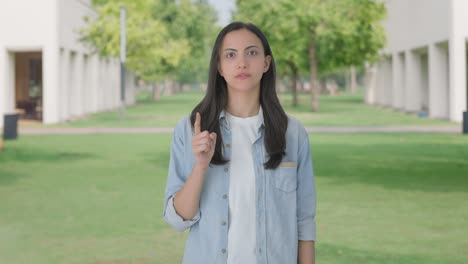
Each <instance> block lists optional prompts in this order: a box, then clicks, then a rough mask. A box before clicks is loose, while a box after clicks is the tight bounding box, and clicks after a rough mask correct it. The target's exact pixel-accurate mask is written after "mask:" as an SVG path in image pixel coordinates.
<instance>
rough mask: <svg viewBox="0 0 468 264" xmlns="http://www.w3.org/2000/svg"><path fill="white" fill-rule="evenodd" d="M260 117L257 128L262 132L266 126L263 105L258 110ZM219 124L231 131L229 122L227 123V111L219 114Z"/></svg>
mask: <svg viewBox="0 0 468 264" xmlns="http://www.w3.org/2000/svg"><path fill="white" fill-rule="evenodd" d="M258 115H259V117H258V122H257V128H258V130H259V131H260V129H261V128H262V127H264V126H265V123H264V119H263V109H262V106H261V105H260V109H259V110H258ZM219 123H220V124H221V125H223V124H224V125H226V127H227V128H228V129H229V130H230V129H231V127H230V126H229V122H227V120H226V111H225V110H223V111H221V113H220V114H219Z"/></svg>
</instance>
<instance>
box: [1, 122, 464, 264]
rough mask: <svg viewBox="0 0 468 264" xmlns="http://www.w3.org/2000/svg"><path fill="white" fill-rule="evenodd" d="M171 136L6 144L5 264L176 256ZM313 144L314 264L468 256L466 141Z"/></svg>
mask: <svg viewBox="0 0 468 264" xmlns="http://www.w3.org/2000/svg"><path fill="white" fill-rule="evenodd" d="M174 118H175V117H174ZM167 125H169V123H168V124H167ZM170 139H171V135H170V134H158V135H80V136H57V135H53V136H52V135H51V136H20V138H19V140H18V141H7V142H5V151H4V152H0V201H1V202H0V263H9V264H10V263H11V264H16V263H39V264H41V263H47V264H50V263H80V264H81V263H96V264H97V263H100V264H102V263H165V264H166V263H180V259H181V257H182V253H183V247H184V243H185V240H184V239H185V237H186V233H182V234H181V233H177V232H175V231H174V230H172V229H171V228H170V227H169V226H168V225H167V224H166V223H165V222H164V221H163V220H162V217H161V212H162V202H163V195H164V187H165V181H166V173H167V166H168V162H169V160H168V158H169V153H168V151H169V142H170ZM310 140H311V148H312V154H313V160H314V167H315V173H316V185H317V195H318V208H317V219H316V220H317V232H318V241H317V263H321V264H322V263H330V264H331V263H343V264H345V263H346V264H349V263H359V264H361V263H376V264H377V263H379V264H380V263H388V264H390V263H392V264H393V263H414V264H416V263H418V264H419V263H429V264H432V263H433V264H436V263H437V264H439V263H444V264H451V263H468V254H467V251H466V249H467V248H468V239H466V238H467V237H468V225H467V224H466V219H468V203H467V202H466V201H468V137H466V136H462V135H445V134H418V133H407V134H404V133H393V134H378V133H375V134H311V135H310Z"/></svg>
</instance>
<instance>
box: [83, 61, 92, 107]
mask: <svg viewBox="0 0 468 264" xmlns="http://www.w3.org/2000/svg"><path fill="white" fill-rule="evenodd" d="M89 61H90V58H89V56H88V55H83V103H82V107H83V114H88V113H90V112H91V89H90V74H91V71H90V63H89Z"/></svg>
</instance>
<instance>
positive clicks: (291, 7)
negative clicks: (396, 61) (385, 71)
mask: <svg viewBox="0 0 468 264" xmlns="http://www.w3.org/2000/svg"><path fill="white" fill-rule="evenodd" d="M237 5H238V9H237V10H238V12H237V14H236V18H237V19H239V20H246V21H251V22H253V23H255V24H257V25H258V26H259V27H260V28H262V30H264V31H265V32H266V33H265V34H266V35H267V36H268V38H269V40H270V42H271V45H272V47H273V51H274V52H275V53H274V54H275V57H276V59H277V61H278V64H279V67H281V68H284V67H286V66H287V65H291V64H294V66H295V67H297V68H298V69H299V70H300V71H301V72H307V71H308V69H309V67H310V65H309V64H310V62H309V54H308V53H309V47H310V45H311V43H314V44H315V46H316V48H317V54H316V56H317V63H318V70H319V72H321V73H326V72H329V71H333V70H336V69H338V68H341V67H346V66H350V65H361V64H363V63H364V62H366V61H373V60H375V58H376V56H377V53H378V51H379V50H380V49H381V48H382V47H383V45H384V43H385V36H384V31H383V28H382V26H381V25H380V24H379V21H380V20H381V19H382V18H383V16H384V14H385V6H384V4H383V3H378V2H376V1H373V0H322V1H319V0H296V1H290V0H272V1H269V3H268V4H267V5H266V4H264V2H263V1H260V0H252V1H245V0H238V1H237ZM284 71H285V70H284V69H280V71H279V72H280V73H281V72H284Z"/></svg>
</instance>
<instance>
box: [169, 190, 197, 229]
mask: <svg viewBox="0 0 468 264" xmlns="http://www.w3.org/2000/svg"><path fill="white" fill-rule="evenodd" d="M164 218H165V219H166V221H167V222H168V223H169V224H170V225H172V226H173V227H174V228H175V229H176V230H177V231H179V232H182V231H184V230H185V229H187V228H189V227H191V226H192V225H193V224H195V223H196V222H198V220H200V210H198V212H197V214H196V215H195V216H194V217H193V218H192V219H190V220H184V219H183V218H182V217H181V216H180V215H179V214H178V213H177V212H176V210H175V207H174V195H173V196H171V198H169V200H168V201H167V205H166V210H165V214H164Z"/></svg>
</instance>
